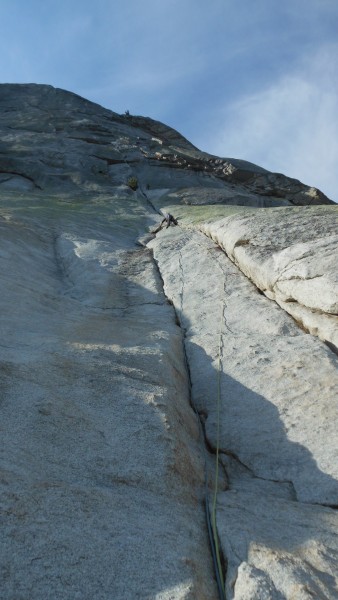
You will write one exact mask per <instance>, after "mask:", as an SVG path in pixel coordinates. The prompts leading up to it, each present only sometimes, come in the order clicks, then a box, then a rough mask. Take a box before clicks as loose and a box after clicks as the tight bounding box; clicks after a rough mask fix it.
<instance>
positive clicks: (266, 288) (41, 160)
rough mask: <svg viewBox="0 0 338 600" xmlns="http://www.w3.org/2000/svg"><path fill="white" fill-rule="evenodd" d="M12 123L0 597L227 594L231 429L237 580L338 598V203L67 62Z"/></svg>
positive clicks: (0, 228) (6, 90)
mask: <svg viewBox="0 0 338 600" xmlns="http://www.w3.org/2000/svg"><path fill="white" fill-rule="evenodd" d="M0 128H1V141H0V233H1V237H0V277H1V290H2V291H1V296H0V305H1V311H0V328H1V329H0V330H1V340H0V386H1V401H0V414H1V429H2V434H1V464H0V472H1V478H0V485H1V498H2V499H1V508H2V514H3V529H2V537H1V556H2V561H1V571H0V577H1V582H0V584H1V598H4V600H12V599H13V598H23V599H25V600H26V599H27V600H28V599H31V598H34V599H36V600H45V599H46V598H60V599H61V598H62V600H73V599H74V598H88V599H89V598H95V599H102V600H108V599H111V598H114V600H126V599H129V598H140V599H142V600H143V599H144V600H170V599H175V600H216V598H217V597H218V593H217V588H216V584H215V578H214V573H213V565H212V560H211V556H210V551H209V542H208V537H207V531H206V525H205V514H204V495H205V490H204V478H205V470H206V467H207V472H208V481H207V483H208V489H209V500H210V498H211V497H212V494H213V485H214V483H213V470H214V456H213V454H214V453H215V451H216V447H217V445H219V450H220V465H221V476H220V482H219V490H218V494H217V531H218V535H219V539H220V545H221V550H222V554H223V559H224V560H223V562H222V564H223V567H224V577H225V592H226V598H227V600H229V599H235V600H257V599H259V600H261V599H262V600H265V599H267V600H270V599H273V600H285V599H287V600H294V599H295V598H297V600H298V599H299V600H310V599H312V598H328V599H330V600H335V599H336V598H337V595H338V581H337V573H336V560H337V559H336V557H337V552H338V518H337V512H336V508H337V506H338V471H337V465H338V460H337V459H338V439H337V416H338V415H337V396H338V394H337V392H338V378H337V365H338V363H337V355H336V353H335V352H334V350H335V349H336V347H337V318H338V317H337V307H336V303H337V281H336V264H337V258H338V257H337V255H336V253H337V244H336V232H337V228H336V226H337V207H336V206H335V205H334V204H333V203H332V202H331V201H330V200H328V199H327V198H326V197H325V196H324V195H323V194H321V192H319V191H318V190H314V189H313V188H309V187H308V186H306V185H303V184H301V183H300V182H298V181H296V180H293V179H290V178H287V177H286V176H284V175H279V174H272V173H269V172H267V171H266V170H264V169H262V168H260V167H258V166H256V165H252V164H250V163H247V162H245V161H241V160H238V159H236V160H235V159H225V158H218V157H214V156H211V155H208V154H206V153H203V152H200V151H199V150H198V149H197V148H195V147H194V146H193V145H192V144H190V143H189V142H188V141H187V140H186V139H185V138H184V137H183V136H181V135H180V134H179V133H177V132H176V131H174V130H173V129H171V128H170V127H168V126H166V125H163V124H161V123H159V122H156V121H153V120H151V119H149V118H145V117H135V116H130V115H129V116H128V115H118V114H116V113H114V112H112V111H109V110H106V109H104V108H102V107H100V106H98V105H96V104H93V103H91V102H89V101H87V100H85V99H83V98H80V97H79V96H76V95H74V94H71V93H69V92H65V91H63V90H57V89H54V88H52V87H50V86H41V85H1V86H0ZM131 178H134V183H135V180H136V185H131V184H130V180H131ZM128 182H129V184H128ZM132 188H136V189H132ZM295 204H297V205H304V204H306V205H307V206H297V207H295V206H294V205H295ZM318 204H325V205H328V206H314V205H318ZM167 211H169V212H172V213H173V214H174V215H175V216H177V217H178V219H179V221H178V223H179V226H178V227H170V228H168V229H165V230H161V231H160V232H159V233H158V234H157V236H156V237H155V236H154V235H152V234H151V233H150V230H153V229H154V227H155V225H156V226H157V225H158V223H159V221H160V220H161V219H162V215H159V213H163V212H167ZM288 313H289V314H288ZM290 315H292V317H293V318H292V317H291V316H290ZM324 341H326V342H327V344H325V343H324ZM218 403H219V404H218ZM218 409H219V410H218ZM199 421H200V423H201V424H202V427H201V424H200V423H199Z"/></svg>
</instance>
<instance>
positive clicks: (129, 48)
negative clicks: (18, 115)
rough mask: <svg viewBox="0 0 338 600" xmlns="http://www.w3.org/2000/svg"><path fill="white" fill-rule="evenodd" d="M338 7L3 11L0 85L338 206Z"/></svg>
mask: <svg viewBox="0 0 338 600" xmlns="http://www.w3.org/2000/svg"><path fill="white" fill-rule="evenodd" d="M337 32H338V2H337V0H283V1H281V0H205V1H201V0H142V1H141V0H96V1H95V3H94V2H93V1H92V0H91V1H89V0H81V1H80V0H67V1H65V0H29V1H28V0H1V22H0V49H1V55H0V56H1V59H0V82H1V83H31V82H33V83H46V84H50V85H53V86H56V87H61V88H63V89H66V90H69V91H72V92H75V93H77V94H80V95H81V96H84V97H86V98H88V99H89V100H92V101H94V102H98V103H99V104H101V105H103V106H105V107H106V108H110V109H112V110H114V111H116V112H120V113H122V112H124V111H125V110H126V109H128V110H130V112H131V113H132V114H140V115H143V116H149V117H152V118H154V119H158V120H160V121H162V122H164V123H166V124H168V125H170V126H172V127H174V128H175V129H177V130H178V131H180V132H181V133H182V134H183V135H185V136H186V137H187V138H188V139H189V140H190V141H191V142H192V143H194V144H195V145H196V146H198V147H199V148H200V149H201V150H204V151H207V152H210V153H212V154H217V155H219V156H224V157H235V158H241V159H246V160H249V161H251V162H254V163H256V164H259V165H260V166H262V167H265V168H267V169H269V170H271V171H275V172H282V173H285V174H286V175H289V176H291V177H296V178H297V179H300V180H301V181H303V182H304V183H307V184H309V185H313V186H316V187H319V188H320V189H321V190H322V191H323V192H324V193H326V194H327V195H328V196H329V197H331V198H332V199H334V200H335V201H338V35H337Z"/></svg>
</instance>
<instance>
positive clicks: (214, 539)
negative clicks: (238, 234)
mask: <svg viewBox="0 0 338 600" xmlns="http://www.w3.org/2000/svg"><path fill="white" fill-rule="evenodd" d="M144 196H146V194H144ZM188 236H189V234H188ZM189 237H190V236H189ZM199 245H200V246H202V244H199ZM207 250H208V251H210V250H212V248H209V249H207ZM217 262H218V263H219V261H218V259H217ZM219 266H220V268H221V271H222V272H223V274H224V276H225V272H224V270H223V268H222V266H221V265H220V263H219ZM179 273H180V274H181V280H182V281H181V286H182V293H181V298H180V313H181V315H182V314H183V289H184V273H183V260H182V253H181V251H180V250H179ZM223 287H224V294H225V295H226V290H225V282H224V286H223ZM225 308H226V302H225V296H224V297H223V298H222V302H221V314H220V323H219V345H218V365H217V398H216V457H215V477H214V480H215V484H214V492H213V500H212V508H211V510H210V504H211V502H210V497H209V485H208V484H209V469H208V458H207V451H206V446H205V443H204V444H203V445H202V448H203V455H204V473H205V480H204V488H205V512H206V521H207V529H208V536H209V543H210V548H211V554H212V561H213V565H214V570H215V577H216V583H217V588H218V594H219V598H220V600H226V597H225V582H224V575H223V569H222V559H221V549H220V542H219V537H218V533H217V524H216V505H217V494H218V487H219V453H220V410H221V376H222V350H223V325H225V327H226V328H228V329H229V331H231V330H230V328H229V327H228V325H227V322H226V318H225ZM175 312H176V311H175ZM181 327H182V329H183V331H184V332H185V329H184V327H183V325H182V323H181ZM183 347H184V359H185V365H186V370H187V373H188V378H189V385H190V389H191V388H192V381H191V373H190V368H189V363H188V358H187V355H186V350H185V344H184V346H183ZM190 403H191V406H192V409H193V411H194V412H195V414H196V416H197V420H198V427H199V432H200V437H201V438H202V439H204V441H205V432H204V428H203V424H202V420H201V416H200V414H199V412H198V410H197V407H196V406H195V404H194V401H193V398H192V395H191V394H190Z"/></svg>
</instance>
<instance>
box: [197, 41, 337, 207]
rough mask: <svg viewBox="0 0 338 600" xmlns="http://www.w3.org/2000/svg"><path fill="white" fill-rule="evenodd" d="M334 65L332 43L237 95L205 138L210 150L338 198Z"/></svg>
mask: <svg viewBox="0 0 338 600" xmlns="http://www.w3.org/2000/svg"><path fill="white" fill-rule="evenodd" d="M337 69H338V44H330V45H329V46H326V47H323V48H321V49H320V50H319V51H317V53H316V54H315V55H313V56H309V57H307V58H306V59H305V60H303V61H301V63H300V64H298V67H297V68H295V69H294V70H293V71H292V72H290V73H288V74H284V75H283V76H282V77H280V78H279V79H278V80H277V81H275V82H273V83H272V84H271V85H270V86H269V87H267V88H266V89H264V90H262V91H259V92H256V93H255V94H252V95H250V96H248V97H245V98H241V99H240V100H239V101H237V102H235V103H234V104H232V105H231V106H230V108H227V109H226V111H225V113H224V115H223V119H224V121H225V125H223V128H222V133H221V135H220V136H218V139H217V134H216V133H214V134H213V138H214V139H213V141H212V140H211V139H210V138H209V140H208V144H207V145H208V150H209V151H212V152H213V153H215V154H220V155H222V156H232V157H236V158H242V159H246V160H249V161H251V162H254V163H256V164H259V165H260V166H262V167H265V168H267V169H269V170H270V171H275V172H282V173H285V174H286V175H288V176H291V177H295V178H297V179H300V180H301V181H303V182H304V183H307V184H308V185H313V186H315V187H318V188H320V189H321V190H322V191H323V192H324V193H325V194H326V195H328V196H329V197H330V198H332V199H333V200H335V201H336V202H337V201H338V170H337V165H338V111H337V106H338V84H337V78H336V73H337ZM224 121H223V122H224ZM213 142H214V143H213ZM211 146H212V150H211Z"/></svg>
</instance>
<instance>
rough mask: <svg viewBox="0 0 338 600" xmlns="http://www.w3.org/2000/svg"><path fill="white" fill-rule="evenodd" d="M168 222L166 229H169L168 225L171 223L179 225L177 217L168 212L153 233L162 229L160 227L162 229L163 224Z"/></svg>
mask: <svg viewBox="0 0 338 600" xmlns="http://www.w3.org/2000/svg"><path fill="white" fill-rule="evenodd" d="M164 223H166V224H167V226H166V229H168V227H170V225H171V223H172V224H173V225H178V222H177V219H175V217H173V216H172V215H171V214H170V213H166V214H165V215H164V219H162V221H161V223H160V224H159V226H158V227H157V229H155V231H153V232H152V233H157V232H158V231H160V229H162V226H163V224H164Z"/></svg>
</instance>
